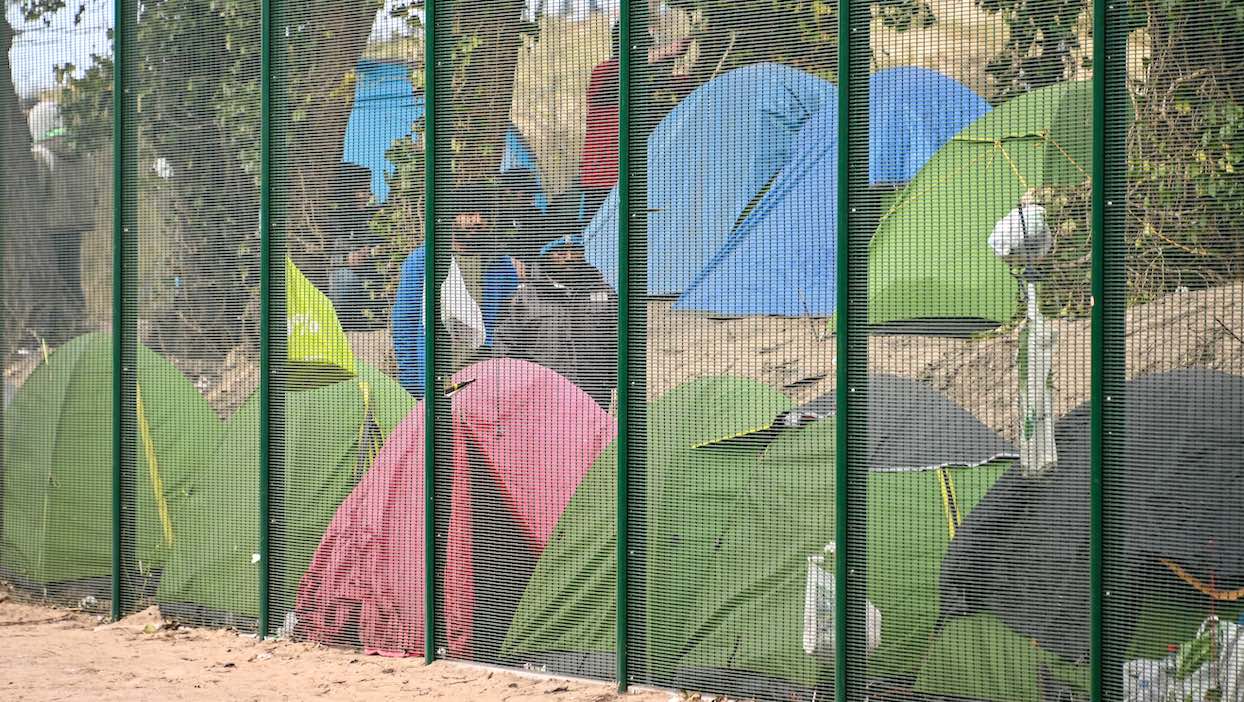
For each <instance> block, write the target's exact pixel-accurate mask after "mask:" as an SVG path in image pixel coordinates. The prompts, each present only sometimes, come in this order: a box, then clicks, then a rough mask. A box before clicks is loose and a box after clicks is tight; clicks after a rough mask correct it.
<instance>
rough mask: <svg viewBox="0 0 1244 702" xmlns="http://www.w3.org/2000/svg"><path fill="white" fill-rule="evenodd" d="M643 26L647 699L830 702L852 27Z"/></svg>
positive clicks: (732, 6) (638, 59)
mask: <svg viewBox="0 0 1244 702" xmlns="http://www.w3.org/2000/svg"><path fill="white" fill-rule="evenodd" d="M692 5H694V7H693V6H692ZM632 11H633V12H635V13H636V15H637V17H636V20H637V21H636V22H635V25H634V29H633V34H632V41H631V46H630V47H629V49H630V51H631V59H632V61H631V63H632V77H631V86H632V88H631V90H632V93H631V105H632V111H631V129H630V139H631V144H632V149H631V152H632V158H633V162H634V164H635V166H636V168H635V169H634V170H633V174H632V176H631V178H630V184H629V185H630V189H631V212H630V218H631V219H630V230H631V232H632V247H633V249H632V250H633V252H634V255H633V256H632V265H631V294H632V296H633V297H634V298H635V299H636V300H638V301H639V302H636V303H634V304H632V305H631V309H632V311H633V314H632V315H631V320H632V322H633V323H635V322H636V320H638V324H640V325H641V326H640V328H639V329H638V330H636V329H632V334H633V335H636V334H637V333H638V335H639V336H640V337H641V338H642V341H640V339H638V338H637V339H635V345H636V346H637V347H638V346H641V345H642V349H639V348H637V349H636V351H635V352H634V356H633V357H632V359H631V365H632V367H633V368H634V367H636V365H640V366H641V367H642V374H643V375H642V376H641V377H642V379H643V381H644V382H643V384H642V385H639V386H638V387H637V386H636V385H635V384H634V383H632V384H631V387H632V397H633V399H632V402H633V405H634V406H633V408H632V411H633V416H632V420H631V426H632V432H633V433H634V435H635V437H637V438H636V441H635V442H634V443H635V445H636V446H637V447H641V450H642V453H640V454H638V455H637V456H636V457H635V459H634V460H633V461H632V468H631V484H630V486H629V487H630V512H631V521H632V530H631V531H632V533H631V539H630V541H631V559H632V563H631V564H630V568H629V572H630V596H631V597H632V598H633V601H634V603H633V605H632V607H631V608H630V613H631V617H630V621H629V622H628V625H629V629H630V634H631V637H630V638H631V651H630V652H631V661H630V664H631V666H632V671H633V672H632V680H633V681H636V682H641V683H645V684H653V685H659V686H664V687H677V688H685V689H695V690H703V691H705V692H711V693H728V694H732V695H737V696H742V697H745V698H750V697H758V698H762V699H811V698H813V697H814V696H816V695H817V694H820V695H821V696H822V697H824V695H826V694H827V693H828V692H829V690H830V689H831V688H832V681H833V671H832V665H831V664H832V660H833V653H832V651H833V648H832V643H831V642H829V641H828V637H827V634H828V632H829V631H831V630H832V623H831V621H832V620H831V619H830V618H829V617H828V616H827V615H828V614H829V613H830V612H832V594H831V593H832V591H833V583H832V578H831V577H830V575H829V574H830V573H832V571H833V551H834V534H833V516H834V515H833V503H834V489H833V477H834V443H833V432H834V429H833V421H832V419H830V417H831V416H832V402H831V401H832V391H833V369H834V340H833V336H832V333H831V329H830V327H829V319H830V318H831V317H832V316H833V314H834V311H835V310H834V304H835V290H836V288H835V275H834V265H835V259H834V252H835V246H836V242H837V237H836V234H835V231H836V230H835V227H836V224H837V219H836V218H837V211H836V208H835V196H836V190H835V187H834V178H835V173H836V156H835V154H836V150H835V147H836V145H835V141H834V130H835V129H836V121H835V116H836V114H837V111H836V101H837V88H836V86H835V84H834V82H833V78H834V77H835V68H836V63H835V57H836V47H835V42H834V37H835V36H836V20H835V15H834V13H833V10H832V8H830V7H828V6H824V5H821V4H818V3H782V4H775V3H696V4H692V3H668V4H666V3H632ZM605 206H606V207H609V206H610V202H608V201H607V202H606V205H605ZM598 217H599V216H598ZM612 226H614V227H616V219H615V222H614V223H613V225H612ZM589 233H590V230H589Z"/></svg>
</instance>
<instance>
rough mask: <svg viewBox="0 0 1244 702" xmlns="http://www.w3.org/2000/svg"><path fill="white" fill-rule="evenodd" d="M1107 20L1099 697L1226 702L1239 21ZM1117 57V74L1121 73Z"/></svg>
mask: <svg viewBox="0 0 1244 702" xmlns="http://www.w3.org/2000/svg"><path fill="white" fill-rule="evenodd" d="M1123 9H1124V8H1116V7H1115V6H1113V5H1112V6H1111V11H1113V12H1115V13H1116V14H1115V15H1114V16H1112V17H1111V21H1112V25H1111V26H1116V24H1117V26H1120V27H1126V28H1129V29H1131V32H1130V34H1126V35H1124V34H1122V33H1121V34H1120V36H1119V37H1118V38H1117V39H1116V41H1114V42H1112V43H1111V44H1110V45H1108V47H1107V50H1108V51H1110V52H1112V54H1113V55H1114V56H1115V57H1116V62H1117V63H1116V64H1115V65H1116V66H1118V67H1119V68H1117V69H1116V71H1117V73H1116V74H1113V75H1112V76H1110V78H1111V80H1110V82H1109V83H1108V84H1107V85H1108V86H1109V94H1108V96H1107V100H1108V105H1107V111H1106V117H1107V129H1108V130H1109V131H1108V136H1107V145H1108V146H1110V147H1113V149H1112V150H1113V153H1114V154H1115V156H1114V160H1107V162H1106V167H1107V168H1109V169H1111V174H1112V175H1113V177H1114V181H1113V185H1112V187H1111V188H1109V189H1108V190H1107V192H1106V197H1107V206H1108V207H1107V212H1108V214H1109V216H1110V222H1111V223H1112V224H1113V226H1114V227H1115V229H1114V231H1115V232H1117V236H1119V237H1120V239H1121V241H1120V245H1119V246H1118V247H1117V248H1116V249H1114V250H1113V251H1112V252H1111V253H1112V255H1113V256H1114V259H1113V263H1114V264H1115V265H1114V268H1115V270H1116V271H1117V272H1118V274H1119V275H1120V276H1121V277H1120V279H1118V282H1117V284H1118V288H1119V291H1118V294H1117V297H1116V298H1115V299H1114V300H1107V301H1106V302H1107V304H1110V303H1112V302H1113V303H1114V305H1115V307H1114V309H1118V310H1123V309H1124V305H1126V312H1125V313H1124V312H1122V311H1120V312H1119V314H1118V319H1117V321H1116V324H1117V325H1118V326H1119V327H1120V329H1121V331H1124V332H1125V333H1126V344H1125V345H1124V344H1119V345H1118V346H1116V347H1113V348H1109V349H1107V352H1108V353H1110V354H1111V355H1112V356H1114V357H1115V358H1119V359H1120V360H1119V361H1118V369H1117V371H1118V378H1117V379H1118V381H1121V382H1117V383H1115V384H1113V387H1112V389H1111V393H1112V395H1113V397H1111V399H1110V401H1109V402H1108V403H1107V404H1108V406H1110V407H1112V411H1113V414H1114V415H1115V422H1114V423H1113V424H1112V425H1110V426H1109V428H1110V429H1111V430H1112V431H1113V432H1114V433H1115V435H1114V436H1113V437H1112V438H1111V440H1110V441H1109V442H1108V443H1107V464H1106V465H1107V466H1108V469H1107V472H1106V476H1105V494H1104V500H1105V513H1104V515H1103V519H1104V521H1105V525H1106V529H1105V542H1104V549H1105V559H1104V560H1105V565H1106V568H1105V590H1106V597H1105V610H1106V611H1105V615H1106V616H1105V621H1106V630H1105V632H1104V638H1105V647H1106V653H1105V661H1106V663H1107V675H1108V676H1109V677H1107V678H1106V695H1107V696H1113V697H1122V698H1127V699H1156V698H1155V697H1150V698H1145V697H1141V696H1140V695H1143V694H1145V693H1144V691H1145V690H1160V691H1162V693H1163V694H1165V695H1167V696H1168V698H1171V699H1175V698H1178V699H1193V700H1210V699H1230V698H1231V697H1232V696H1233V695H1234V696H1238V695H1239V694H1240V692H1239V690H1240V680H1241V679H1242V678H1244V659H1242V658H1241V656H1240V652H1239V651H1240V648H1239V646H1240V641H1241V637H1240V631H1241V630H1240V625H1241V621H1240V616H1241V611H1242V610H1241V606H1240V605H1241V594H1242V593H1241V588H1242V587H1244V571H1242V570H1241V565H1242V564H1244V560H1241V543H1240V538H1241V536H1242V535H1244V530H1242V529H1244V526H1242V523H1241V520H1240V515H1239V509H1238V505H1239V504H1240V496H1241V483H1240V478H1239V474H1240V466H1241V460H1240V446H1241V436H1242V434H1241V431H1240V426H1241V424H1242V423H1244V400H1242V399H1241V398H1244V393H1242V392H1241V391H1242V384H1241V377H1242V376H1244V341H1242V340H1241V339H1242V338H1244V287H1241V284H1240V267H1241V265H1242V264H1244V256H1242V253H1244V250H1242V249H1241V238H1240V229H1239V218H1238V215H1237V214H1235V212H1236V209H1237V208H1238V207H1239V203H1240V199H1239V191H1238V190H1236V189H1235V188H1237V187H1238V186H1237V185H1236V183H1238V175H1237V174H1236V173H1235V169H1236V165H1237V163H1238V156H1237V155H1236V154H1235V151H1236V149H1237V148H1238V147H1237V146H1236V144H1238V142H1239V136H1238V134H1236V130H1235V127H1234V126H1233V125H1234V124H1235V122H1236V120H1237V119H1238V110H1239V105H1240V100H1241V96H1242V95H1244V78H1241V76H1240V73H1239V71H1238V66H1239V50H1240V48H1241V43H1240V34H1239V31H1240V28H1241V25H1240V15H1239V8H1238V6H1237V5H1235V4H1233V3H1221V2H1207V3H1195V4H1193V3H1183V2H1180V3H1170V4H1168V3H1150V2H1135V3H1132V4H1131V8H1130V9H1131V13H1130V14H1123ZM1124 58H1126V64H1125V65H1126V72H1125V73H1124V71H1123V69H1122V66H1123V65H1124V61H1123V59H1124Z"/></svg>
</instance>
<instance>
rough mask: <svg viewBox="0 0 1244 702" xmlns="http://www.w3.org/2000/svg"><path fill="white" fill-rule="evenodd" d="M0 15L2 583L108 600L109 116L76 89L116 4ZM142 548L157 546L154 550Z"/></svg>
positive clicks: (78, 600)
mask: <svg viewBox="0 0 1244 702" xmlns="http://www.w3.org/2000/svg"><path fill="white" fill-rule="evenodd" d="M34 14H35V13H30V14H29V15H23V13H21V12H19V11H18V9H17V8H16V7H15V6H8V5H6V6H5V8H4V17H3V18H2V19H0V50H2V53H3V64H2V65H3V71H2V73H3V77H2V78H0V106H2V110H3V113H2V114H0V121H2V124H3V126H2V127H0V148H3V155H2V156H0V163H2V164H3V165H2V166H0V178H2V179H3V187H4V189H3V196H2V197H3V202H2V203H0V218H2V222H3V223H2V225H0V226H2V231H3V236H4V244H3V256H4V262H3V269H2V272H0V275H2V276H3V288H2V289H3V310H2V311H0V315H2V317H3V330H4V332H3V333H4V345H3V353H4V358H5V364H4V410H3V411H4V439H3V441H4V447H3V448H4V454H3V462H2V465H3V476H2V478H0V579H3V580H5V581H8V582H10V583H11V584H12V585H14V586H15V587H16V588H17V589H18V590H19V592H21V593H23V594H27V595H30V596H32V597H38V598H47V599H50V600H51V601H54V602H57V603H62V604H74V605H81V606H83V607H84V608H87V609H90V610H93V611H94V610H100V611H107V605H108V600H110V598H111V565H112V558H111V553H112V552H111V546H110V545H109V544H110V538H109V537H110V534H111V524H112V518H111V504H112V501H111V495H112V490H111V485H112V448H113V444H112V416H113V415H112V400H111V391H112V379H113V376H112V344H111V339H110V337H109V335H108V333H107V332H108V330H109V328H110V325H111V322H112V292H111V284H112V261H111V253H112V244H111V241H112V188H111V184H112V173H111V167H112V158H111V149H112V122H111V119H110V113H109V110H108V109H107V105H106V101H105V104H104V109H102V110H97V109H96V107H97V105H96V104H95V103H94V102H92V100H91V99H89V98H84V97H82V96H81V95H80V94H79V93H78V92H77V91H75V90H74V88H73V86H74V84H75V82H76V81H84V82H91V81H103V82H105V83H106V82H107V81H108V80H109V79H110V77H111V69H110V67H100V66H93V65H92V61H91V55H92V54H100V55H104V56H106V55H107V54H108V53H109V42H108V32H109V31H110V29H111V27H112V4H111V3H110V2H95V3H92V12H91V15H90V17H89V18H85V19H82V20H81V21H78V20H75V17H74V16H73V13H71V12H64V11H62V12H44V13H42V14H41V15H39V16H34ZM148 545H149V546H154V544H152V543H150V542H149V544H148Z"/></svg>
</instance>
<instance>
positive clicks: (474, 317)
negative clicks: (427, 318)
mask: <svg viewBox="0 0 1244 702" xmlns="http://www.w3.org/2000/svg"><path fill="white" fill-rule="evenodd" d="M441 321H442V322H443V323H444V324H445V328H446V329H448V330H449V333H450V335H451V336H452V337H453V338H454V339H455V340H459V341H461V342H462V343H463V344H464V345H465V346H467V347H468V348H470V349H478V348H479V347H481V346H483V345H484V340H485V339H487V338H488V332H487V331H486V330H485V329H484V312H483V311H482V310H481V309H480V307H479V303H477V302H476V301H475V298H473V297H471V292H470V290H468V289H467V285H466V280H465V279H464V278H463V277H462V269H461V268H459V267H458V259H457V257H454V258H453V259H452V260H451V261H450V263H449V273H448V275H446V277H445V283H444V286H443V287H442V288H441Z"/></svg>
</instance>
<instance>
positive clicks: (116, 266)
mask: <svg viewBox="0 0 1244 702" xmlns="http://www.w3.org/2000/svg"><path fill="white" fill-rule="evenodd" d="M128 4H129V3H128V2H126V0H115V2H114V4H113V24H112V507H111V509H112V612H111V614H112V619H113V621H116V620H118V619H120V618H121V613H122V606H121V597H122V596H123V594H124V593H123V591H122V588H121V577H122V575H123V572H122V568H121V502H122V500H121V480H122V478H123V477H124V476H123V475H122V473H123V471H122V467H121V463H122V461H121V457H122V450H121V437H122V435H123V434H124V432H123V431H122V421H121V420H122V417H121V411H122V406H123V403H122V401H121V391H122V383H121V376H122V370H123V368H124V365H125V358H124V354H123V352H122V349H123V348H124V342H125V334H124V328H125V324H124V323H123V322H122V320H123V319H124V318H125V303H124V291H125V286H124V284H123V282H122V278H123V275H124V264H125V215H124V210H125V205H124V199H125V194H124V192H125V167H124V163H125V130H124V127H125V98H124V94H125V69H126V65H127V62H126V57H125V50H126V48H127V47H126V45H125V28H126V26H127V25H128V20H127V17H126V7H127V6H128Z"/></svg>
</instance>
